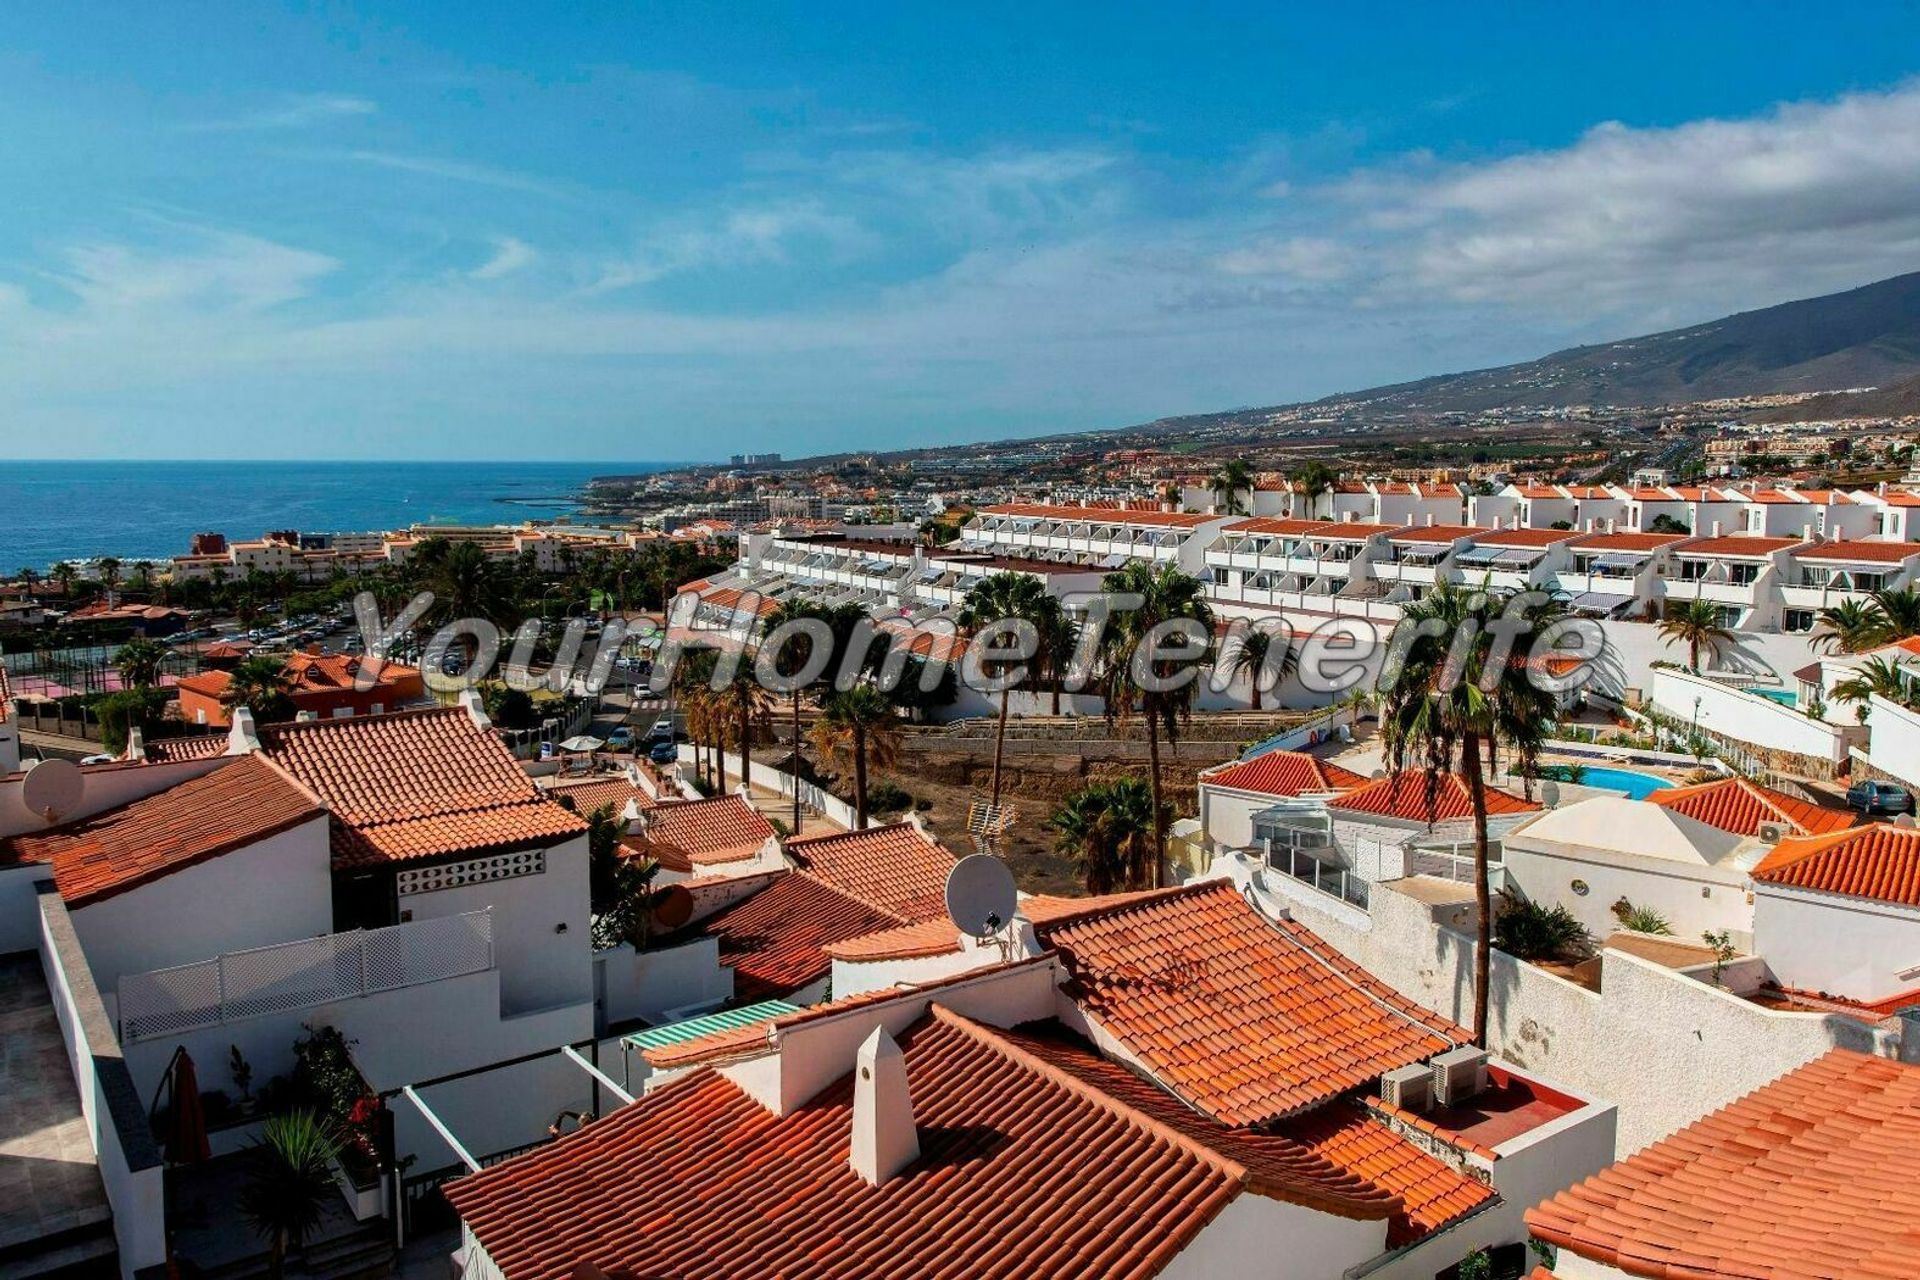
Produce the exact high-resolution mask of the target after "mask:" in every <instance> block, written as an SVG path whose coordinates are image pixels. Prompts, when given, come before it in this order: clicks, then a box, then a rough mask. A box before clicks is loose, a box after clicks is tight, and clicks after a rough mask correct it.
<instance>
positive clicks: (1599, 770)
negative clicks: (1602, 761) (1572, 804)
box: [1577, 764, 1673, 800]
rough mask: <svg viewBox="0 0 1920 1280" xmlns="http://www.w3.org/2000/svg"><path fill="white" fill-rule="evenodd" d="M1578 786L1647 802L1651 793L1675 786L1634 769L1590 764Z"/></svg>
mask: <svg viewBox="0 0 1920 1280" xmlns="http://www.w3.org/2000/svg"><path fill="white" fill-rule="evenodd" d="M1577 785H1579V786H1583V787H1600V788H1602V789H1604V790H1607V791H1618V792H1620V793H1622V794H1623V795H1625V796H1627V797H1628V798H1629V799H1632V800H1645V799H1646V798H1647V796H1648V795H1649V794H1650V793H1652V792H1655V791H1664V790H1666V789H1667V788H1668V787H1670V786H1672V785H1673V784H1672V783H1671V782H1668V781H1667V780H1666V779H1665V778H1657V777H1655V776H1654V775H1653V774H1651V773H1635V772H1634V771H1633V770H1632V769H1609V768H1607V767H1606V766H1604V765H1597V764H1590V765H1586V766H1583V768H1582V771H1581V774H1580V781H1579V783H1578V784H1577Z"/></svg>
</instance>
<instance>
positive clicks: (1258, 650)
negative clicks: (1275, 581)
mask: <svg viewBox="0 0 1920 1280" xmlns="http://www.w3.org/2000/svg"><path fill="white" fill-rule="evenodd" d="M1275 639H1278V640H1279V641H1280V644H1281V650H1280V660H1279V664H1278V669H1277V670H1276V671H1275V672H1274V677H1275V678H1274V684H1273V687H1274V688H1275V689H1278V688H1279V687H1280V686H1281V685H1283V684H1285V683H1286V682H1287V678H1288V677H1289V676H1291V675H1292V674H1293V673H1294V672H1296V671H1298V670H1299V669H1300V651H1299V650H1298V649H1296V648H1294V647H1293V643H1292V639H1291V637H1288V636H1276V634H1275V633H1274V632H1273V631H1270V630H1267V629H1266V628H1263V627H1255V628H1253V629H1251V630H1249V631H1246V632H1244V633H1242V634H1241V636H1240V639H1239V643H1238V644H1236V645H1235V646H1234V649H1233V653H1232V654H1231V656H1229V657H1228V658H1227V675H1228V677H1229V678H1230V679H1234V680H1238V679H1239V678H1240V677H1241V676H1245V677H1247V682H1248V683H1249V684H1251V685H1252V686H1253V709H1254V710H1255V711H1258V710H1260V682H1261V680H1263V679H1264V678H1265V677H1266V675H1267V659H1268V658H1269V657H1271V656H1272V655H1273V642H1274V640H1275Z"/></svg>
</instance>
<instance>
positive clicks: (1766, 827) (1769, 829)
mask: <svg viewBox="0 0 1920 1280" xmlns="http://www.w3.org/2000/svg"><path fill="white" fill-rule="evenodd" d="M1786 837H1787V828H1786V826H1785V824H1783V823H1779V822H1763V823H1761V824H1760V843H1761V844H1779V843H1780V842H1781V841H1782V840H1784V839H1786Z"/></svg>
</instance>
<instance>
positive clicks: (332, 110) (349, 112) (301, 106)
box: [187, 93, 380, 133]
mask: <svg viewBox="0 0 1920 1280" xmlns="http://www.w3.org/2000/svg"><path fill="white" fill-rule="evenodd" d="M379 110H380V104H379V103H377V102H374V101H373V100H372V99H371V98H360V97H355V96H353V95H352V94H345V93H289V94H283V95H282V96H281V98H280V99H279V101H278V102H277V103H275V104H274V105H272V106H269V107H262V108H261V109H259V110H257V111H250V112H247V113H246V114H244V115H239V116H235V117H234V118H233V119H231V120H214V121H208V122H206V123H202V124H196V125H189V126H187V127H188V129H189V130H192V131H197V132H203V133H237V132H247V131H251V130H256V129H303V128H307V127H308V126H311V125H317V124H324V123H326V122H328V121H331V120H341V119H351V118H353V117H355V116H370V115H373V114H374V113H376V112H377V111H379Z"/></svg>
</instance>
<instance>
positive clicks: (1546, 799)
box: [1540, 778, 1560, 809]
mask: <svg viewBox="0 0 1920 1280" xmlns="http://www.w3.org/2000/svg"><path fill="white" fill-rule="evenodd" d="M1540 802H1541V803H1542V804H1544V805H1546V806H1547V808H1549V809H1558V808H1559V807H1560V784H1559V783H1557V782H1555V781H1554V780H1553V779H1552V778H1543V779H1542V780H1541V782H1540Z"/></svg>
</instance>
